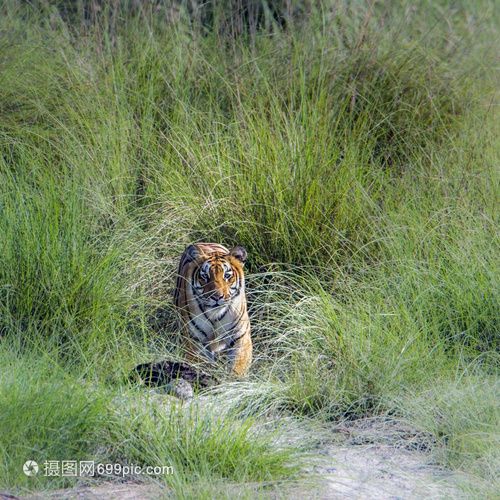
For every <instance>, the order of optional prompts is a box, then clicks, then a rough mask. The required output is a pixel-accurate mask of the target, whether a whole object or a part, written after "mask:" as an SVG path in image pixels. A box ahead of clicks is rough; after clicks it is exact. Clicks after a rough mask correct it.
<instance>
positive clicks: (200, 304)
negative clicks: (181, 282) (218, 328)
mask: <svg viewBox="0 0 500 500" xmlns="http://www.w3.org/2000/svg"><path fill="white" fill-rule="evenodd" d="M199 273H200V270H199V269H197V270H196V271H195V272H194V273H193V276H192V278H191V287H192V288H193V293H194V288H195V286H194V281H195V275H196V274H199ZM194 298H195V299H196V302H197V304H198V307H199V308H200V311H201V312H202V313H203V316H205V318H207V320H208V321H209V322H210V323H212V325H213V321H212V320H211V319H210V318H209V317H208V316H207V313H206V312H205V309H204V308H203V304H202V303H201V302H200V299H199V298H198V294H196V293H194Z"/></svg>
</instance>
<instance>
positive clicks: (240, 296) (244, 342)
mask: <svg viewBox="0 0 500 500" xmlns="http://www.w3.org/2000/svg"><path fill="white" fill-rule="evenodd" d="M246 259H247V251H246V250H245V248H243V247H242V246H235V247H234V248H232V249H231V250H228V249H227V248H226V247H225V246H223V245H220V244H218V243H196V244H192V245H189V246H188V247H187V248H186V249H185V250H184V253H183V254H182V256H181V259H180V262H179V269H178V273H177V281H176V287H175V292H174V302H175V306H176V309H177V311H178V316H179V319H180V327H181V330H182V333H183V341H184V347H185V351H186V357H187V360H188V361H191V362H195V363H199V362H202V363H206V362H208V363H214V362H216V361H218V360H219V359H220V358H221V357H222V356H223V355H225V356H227V357H228V359H229V360H230V364H231V371H232V373H233V374H234V375H235V376H237V377H242V376H244V375H246V374H247V372H248V369H249V367H250V364H251V363H252V339H251V336H250V320H249V317H248V310H247V300H246V295H245V276H244V273H243V266H244V264H245V261H246Z"/></svg>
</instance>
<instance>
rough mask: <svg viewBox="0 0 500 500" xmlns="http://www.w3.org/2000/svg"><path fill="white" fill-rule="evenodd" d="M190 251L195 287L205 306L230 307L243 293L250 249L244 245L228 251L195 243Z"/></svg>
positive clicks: (190, 247)
mask: <svg viewBox="0 0 500 500" xmlns="http://www.w3.org/2000/svg"><path fill="white" fill-rule="evenodd" d="M187 253H188V255H189V257H190V258H191V259H192V262H193V264H194V267H193V273H192V275H191V286H192V290H193V293H194V295H195V297H196V300H197V301H198V303H199V304H200V305H203V307H204V308H205V309H211V308H222V307H225V306H228V305H229V304H230V303H231V302H233V301H235V300H237V299H238V297H239V296H240V294H242V293H244V290H245V278H244V274H243V266H244V263H245V261H246V258H247V251H246V250H245V249H244V248H243V247H241V246H236V247H234V248H232V249H231V250H229V251H228V250H227V249H225V248H224V247H222V246H217V247H215V248H214V247H213V246H211V245H208V244H207V245H205V244H195V245H190V246H189V247H188V249H187Z"/></svg>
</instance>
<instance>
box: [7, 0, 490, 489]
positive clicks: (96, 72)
mask: <svg viewBox="0 0 500 500" xmlns="http://www.w3.org/2000/svg"><path fill="white" fill-rule="evenodd" d="M238 5H239V4H238ZM498 21H499V18H498V9H495V5H494V2H491V1H489V0H477V1H475V2H455V3H454V4H453V6H448V5H444V4H443V3H442V2H437V3H436V2H434V3H432V4H431V3H429V2H424V3H419V4H414V3H408V2H403V3H400V4H398V5H396V4H392V3H391V4H384V3H376V2H375V3H374V2H364V1H357V2H344V1H342V0H331V1H330V0H327V1H324V2H321V3H320V4H317V3H314V2H302V1H294V2H259V4H258V5H257V4H256V3H254V2H242V3H241V9H239V8H237V6H236V5H235V4H234V3H233V2H220V3H216V2H213V3H211V2H209V3H204V4H203V5H202V4H198V3H197V2H187V3H186V2H183V1H180V2H157V3H156V4H155V5H154V6H153V4H150V3H148V4H147V5H146V4H145V3H144V2H143V3H141V5H140V6H139V4H138V3H137V2H131V3H128V2H118V3H116V2H115V3H113V5H111V4H108V3H105V2H104V3H102V5H101V4H100V3H96V2H77V3H74V4H71V5H70V4H69V3H67V2H31V3H29V4H27V3H25V2H18V1H16V0H9V1H6V2H3V4H2V5H1V7H0V32H1V33H2V37H0V116H1V118H0V180H1V182H0V234H1V238H0V248H1V253H2V261H1V263H0V360H1V361H2V362H1V363H0V380H2V384H1V386H0V404H1V405H2V408H4V409H5V411H3V412H0V423H2V427H0V432H1V434H0V484H2V485H5V486H6V487H9V488H14V487H16V486H17V487H19V488H32V489H36V488H48V487H59V486H61V485H62V484H63V483H62V482H61V481H56V480H52V481H51V482H48V483H43V482H36V481H31V479H30V478H26V477H25V476H24V475H22V473H20V470H21V469H20V466H21V464H22V463H23V462H24V461H25V459H27V458H33V459H36V458H37V456H38V455H37V453H38V452H40V454H45V453H46V454H47V455H49V454H53V456H52V457H50V458H51V459H57V458H58V457H63V456H65V457H64V458H65V459H66V458H70V459H74V458H78V457H80V456H82V457H83V456H91V455H92V456H93V455H95V456H97V455H98V454H99V453H101V454H103V458H107V459H109V460H116V461H118V462H124V463H125V462H127V461H129V462H130V461H132V460H137V461H138V462H140V463H144V464H148V463H152V462H155V461H156V460H160V461H168V462H169V463H172V464H174V465H175V468H176V470H177V474H176V475H175V476H174V477H173V478H166V479H165V481H166V482H167V484H168V485H169V486H170V487H173V488H175V491H176V493H177V494H178V495H181V494H186V495H188V494H191V493H188V491H191V490H192V489H193V488H195V487H196V488H200V490H199V491H207V492H212V493H213V492H215V491H217V492H225V493H224V494H227V495H228V496H230V495H231V491H232V490H231V488H232V487H233V486H234V483H235V482H237V481H243V482H245V483H248V484H246V486H248V488H250V489H249V490H248V491H252V492H253V491H254V490H253V486H252V485H251V484H250V483H253V482H261V483H264V482H267V481H277V480H281V479H285V478H289V477H290V471H292V470H293V465H294V464H295V463H296V462H297V459H296V457H295V455H294V454H293V453H292V452H291V451H290V450H281V449H275V448H273V446H274V441H273V438H272V436H271V435H270V434H268V433H264V434H262V435H260V436H257V437H256V436H255V434H254V431H255V428H258V427H259V425H260V424H262V422H263V421H267V420H268V419H271V420H273V419H275V418H276V419H283V418H288V417H292V418H303V417H307V418H310V419H314V420H316V421H318V422H322V423H325V422H326V423H328V422H332V421H336V420H338V419H344V418H357V417H363V416H367V415H387V414H390V415H396V416H398V418H405V419H407V420H408V421H409V422H410V423H411V424H412V425H414V426H415V427H417V428H420V429H422V430H424V431H425V432H427V433H429V434H430V435H432V436H433V441H432V440H431V441H432V442H431V445H430V446H431V448H432V449H433V451H434V452H435V453H434V455H433V456H434V457H436V459H437V460H439V461H440V463H442V464H445V465H447V466H450V467H454V468H457V469H462V470H468V471H469V472H472V473H473V474H474V478H473V480H472V483H471V484H472V485H473V484H474V481H475V480H476V479H477V481H478V483H477V484H479V483H481V484H482V485H483V486H484V485H487V484H488V483H491V479H492V478H493V477H494V471H495V470H496V469H497V467H498V460H499V459H498V454H497V453H495V450H494V446H493V445H492V443H493V444H496V443H497V441H498V431H497V428H498V425H497V418H498V416H497V413H496V412H497V407H498V406H497V404H498V394H497V391H496V382H497V376H498V373H497V367H498V348H499V345H498V331H499V330H500V328H499V323H498V310H499V304H500V295H499V294H500V287H499V272H498V256H499V241H498V230H497V228H498V222H499V220H498V194H499V189H498V188H499V176H498V168H497V165H498V160H499V155H498V151H499V143H498V132H499V130H498V123H499V121H498V117H497V112H496V106H495V99H496V94H495V92H496V90H497V89H496V86H497V82H496V80H495V76H496V75H495V74H494V72H493V70H492V69H491V68H492V67H494V57H495V48H496V44H495V42H496V41H497V40H498ZM199 240H205V241H218V242H221V243H224V244H226V245H227V246H231V245H233V244H242V245H244V246H245V247H246V248H247V249H248V252H249V261H248V264H247V281H248V286H247V288H248V300H249V304H250V315H251V322H252V332H253V338H254V347H255V362H254V365H253V368H252V372H251V374H250V377H249V379H248V380H246V381H230V380H228V379H224V375H223V380H224V383H223V384H222V386H221V387H219V388H218V389H217V391H216V392H217V394H213V395H212V396H210V398H209V399H210V400H215V401H217V404H218V405H219V408H218V409H217V410H214V409H213V408H212V409H211V410H206V411H202V410H200V411H199V412H198V411H195V410H193V412H192V413H190V411H188V410H187V409H186V408H183V409H182V408H181V409H179V408H176V407H175V408H170V407H168V408H164V410H165V411H163V410H162V409H161V405H160V406H159V404H158V402H157V401H149V399H148V398H147V397H146V395H143V392H144V391H142V390H141V391H139V392H134V391H135V390H131V389H129V388H128V386H127V383H125V382H124V381H125V379H126V378H127V376H128V373H129V372H130V370H131V369H132V367H133V366H134V365H135V364H136V363H139V362H144V361H149V360H153V359H163V358H166V357H174V356H175V357H177V356H179V355H180V356H182V352H179V351H178V349H177V348H176V346H177V344H178V340H179V335H178V332H177V328H176V326H175V314H174V310H173V306H172V301H171V294H172V289H173V284H174V281H175V272H176V267H177V263H178V258H179V256H180V254H181V252H182V250H183V249H184V247H185V246H186V245H187V244H188V243H190V242H193V241H199ZM49 361H50V363H53V364H54V366H56V367H57V368H54V369H51V368H50V363H49ZM24 373H27V375H26V376H23V374H24ZM129 390H131V392H128V391H129ZM134 399H137V400H139V401H141V403H140V404H138V405H136V404H135V403H133V400H134ZM120 401H121V402H120ZM142 402H144V405H142ZM143 406H144V407H143ZM167 406H168V405H167ZM174 406H175V405H174ZM117 408H118V409H117ZM219 413H220V414H223V416H221V415H220V414H219ZM18 416H19V417H18ZM249 418H250V419H251V420H248V419H249ZM72 422H73V423H72ZM111 423H112V425H111ZM35 427H38V428H39V429H42V431H41V432H39V433H38V434H34V431H32V430H29V429H33V428H35ZM56 427H60V428H62V429H66V430H67V432H66V431H65V432H63V433H61V434H57V435H54V434H53V433H52V432H51V430H52V429H54V428H56ZM49 431H50V432H49ZM283 432H285V431H283V430H279V433H283ZM81 436H84V437H83V438H82V437H81ZM99 444H102V445H103V447H99ZM42 452H43V453H42ZM29 454H31V455H32V456H31V455H30V456H29V457H28V455H29ZM70 455H71V456H70ZM40 456H41V455H40ZM44 456H45V455H44ZM37 481H38V480H37ZM39 481H42V480H41V479H39ZM193 485H196V486H193ZM469 486H470V485H469ZM469 486H467V488H468V487H469ZM470 487H471V488H472V489H473V486H470ZM190 488H191V489H190ZM245 488H246V487H245ZM245 491H247V490H246V489H245ZM485 491H486V490H485ZM208 494H209V493H207V495H208ZM221 494H222V493H221ZM249 494H250V493H249ZM193 495H194V493H193Z"/></svg>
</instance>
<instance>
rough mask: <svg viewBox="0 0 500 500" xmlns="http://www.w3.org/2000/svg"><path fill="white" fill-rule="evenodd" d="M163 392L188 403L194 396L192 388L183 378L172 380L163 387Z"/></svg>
mask: <svg viewBox="0 0 500 500" xmlns="http://www.w3.org/2000/svg"><path fill="white" fill-rule="evenodd" d="M165 391H166V392H167V393H169V394H171V395H172V396H175V397H177V398H179V399H182V400H183V401H189V400H190V399H193V396H194V391H193V386H192V385H191V384H190V383H189V382H188V381H187V380H184V379H183V378H179V379H177V380H172V382H170V383H169V384H167V385H166V386H165Z"/></svg>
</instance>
